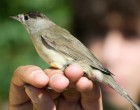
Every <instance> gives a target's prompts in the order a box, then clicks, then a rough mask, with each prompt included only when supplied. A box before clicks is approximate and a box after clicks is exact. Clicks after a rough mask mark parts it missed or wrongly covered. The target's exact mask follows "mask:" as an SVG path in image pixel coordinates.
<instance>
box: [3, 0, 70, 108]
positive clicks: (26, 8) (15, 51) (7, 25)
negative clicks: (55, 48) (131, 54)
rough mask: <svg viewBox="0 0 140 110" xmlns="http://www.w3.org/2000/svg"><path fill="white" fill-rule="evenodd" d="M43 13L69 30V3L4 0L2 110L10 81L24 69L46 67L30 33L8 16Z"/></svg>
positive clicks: (44, 0)
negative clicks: (23, 66) (24, 66)
mask: <svg viewBox="0 0 140 110" xmlns="http://www.w3.org/2000/svg"><path fill="white" fill-rule="evenodd" d="M32 11H33V12H42V13H44V14H46V15H47V16H48V17H49V18H50V19H51V20H53V21H54V22H55V23H56V24H58V25H60V26H62V27H64V28H67V29H68V30H70V27H71V26H70V24H71V22H72V8H71V3H70V2H69V1H68V0H1V1H0V110H6V108H5V107H6V105H7V101H8V92H9V86H10V79H11V77H12V74H13V71H14V70H15V69H16V68H17V67H18V66H21V65H28V64H30V65H38V66H40V67H41V68H43V69H44V68H46V67H47V64H46V63H44V61H43V60H42V59H41V58H40V57H39V56H38V55H37V53H36V51H35V49H34V47H33V45H32V42H31V40H30V38H29V35H28V33H27V31H26V30H25V29H24V27H23V26H22V25H21V24H20V23H19V22H17V21H15V20H13V19H11V18H10V17H9V16H12V15H17V14H19V13H26V12H32Z"/></svg>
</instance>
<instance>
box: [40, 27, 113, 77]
mask: <svg viewBox="0 0 140 110" xmlns="http://www.w3.org/2000/svg"><path fill="white" fill-rule="evenodd" d="M41 37H42V38H43V39H44V41H45V42H46V43H47V45H49V46H51V47H52V48H54V49H55V50H56V51H59V52H60V53H62V54H64V55H67V56H68V57H71V58H73V59H74V60H75V61H81V62H83V63H87V64H89V65H90V66H91V67H92V68H94V69H98V70H100V71H102V72H103V73H105V74H108V75H110V74H111V73H110V72H109V71H108V70H107V69H106V68H105V67H104V66H103V65H102V64H101V63H100V62H99V61H98V59H97V58H96V57H95V56H94V55H93V54H92V53H91V52H90V51H89V50H88V49H87V48H86V47H85V46H84V45H83V44H82V43H81V42H80V41H79V40H78V39H77V38H75V37H74V36H72V35H71V34H70V33H69V32H68V31H67V30H65V29H63V28H61V27H57V29H56V27H50V28H48V29H45V30H44V31H43V32H42V34H41ZM62 37H63V39H62ZM79 46H80V47H79Z"/></svg>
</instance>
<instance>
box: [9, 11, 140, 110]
mask: <svg viewBox="0 0 140 110" xmlns="http://www.w3.org/2000/svg"><path fill="white" fill-rule="evenodd" d="M12 18H13V19H16V20H18V21H20V22H21V23H22V24H23V25H24V27H25V28H26V29H27V31H28V33H29V34H30V37H31V40H32V42H33V44H34V46H35V48H36V50H37V52H38V54H39V55H40V57H41V58H42V59H43V60H44V61H45V62H46V63H48V64H49V65H50V66H51V67H53V68H58V69H61V70H62V71H64V70H65V68H66V67H67V66H68V65H70V64H78V65H80V66H81V67H82V68H83V71H84V73H85V74H86V76H87V77H88V78H89V79H91V80H92V81H98V82H100V83H103V84H106V85H108V86H109V87H111V88H113V89H114V90H115V91H117V92H118V93H119V94H120V95H121V96H123V97H124V98H126V99H127V100H128V101H129V102H130V103H131V104H132V106H133V107H134V108H135V109H136V110H140V108H139V107H138V105H137V104H135V102H134V101H133V100H132V99H131V98H130V96H129V95H128V94H127V92H126V91H125V90H124V89H123V88H121V87H120V86H119V85H118V84H117V83H116V82H115V80H114V79H113V77H112V73H111V72H110V71H109V70H108V69H106V68H105V67H104V66H103V65H102V64H101V63H100V61H99V60H98V59H97V58H96V57H95V56H94V55H93V54H92V53H91V52H90V51H89V50H88V49H87V47H86V46H84V45H83V44H82V43H81V42H80V41H79V40H78V39H77V38H75V37H74V36H73V35H71V34H70V32H68V31H67V30H65V29H63V28H61V27H60V26H58V25H56V24H55V23H54V22H52V21H51V20H49V18H48V17H47V16H45V15H44V14H41V13H33V12H32V13H31V12H30V13H24V14H19V15H17V16H13V17H12Z"/></svg>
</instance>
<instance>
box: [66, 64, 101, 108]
mask: <svg viewBox="0 0 140 110" xmlns="http://www.w3.org/2000/svg"><path fill="white" fill-rule="evenodd" d="M83 74H84V73H83V70H82V68H81V67H79V66H78V65H70V66H69V67H68V68H67V69H66V70H65V75H66V76H67V77H68V78H69V79H70V80H71V81H73V82H72V87H70V90H69V92H67V91H66V92H64V97H65V99H67V100H70V101H72V100H73V101H77V100H78V99H79V98H80V96H79V94H81V105H82V108H83V109H84V110H92V109H93V108H95V110H102V109H103V108H102V96H101V91H100V88H99V86H98V85H97V84H96V83H95V82H92V81H91V80H89V79H88V78H86V77H83ZM68 89H69V88H68ZM76 90H77V91H76ZM78 92H80V93H78ZM65 102H66V101H65Z"/></svg>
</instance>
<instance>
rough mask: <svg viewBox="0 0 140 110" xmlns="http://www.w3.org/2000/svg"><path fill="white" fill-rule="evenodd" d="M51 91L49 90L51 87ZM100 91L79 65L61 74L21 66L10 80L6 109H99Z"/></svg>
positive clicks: (100, 109)
mask: <svg viewBox="0 0 140 110" xmlns="http://www.w3.org/2000/svg"><path fill="white" fill-rule="evenodd" d="M49 87H50V88H51V89H50V88H49ZM102 109H103V108H102V96H101V91H100V89H99V87H98V86H97V84H96V83H93V82H92V81H90V80H89V79H88V78H86V77H83V70H82V69H81V67H79V66H78V65H70V66H69V67H67V68H66V70H65V72H64V73H63V72H62V71H61V70H57V69H46V70H44V71H43V70H42V69H40V68H39V67H37V66H31V65H28V66H21V67H19V68H17V69H16V71H15V72H14V75H13V77H12V80H11V86H10V93H9V110H102Z"/></svg>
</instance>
